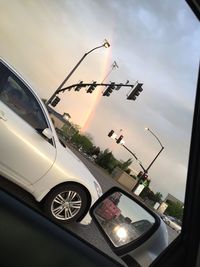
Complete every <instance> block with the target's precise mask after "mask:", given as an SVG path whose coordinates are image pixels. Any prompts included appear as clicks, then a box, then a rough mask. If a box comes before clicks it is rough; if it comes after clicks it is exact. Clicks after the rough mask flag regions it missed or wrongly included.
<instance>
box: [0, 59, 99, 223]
mask: <svg viewBox="0 0 200 267" xmlns="http://www.w3.org/2000/svg"><path fill="white" fill-rule="evenodd" d="M0 151H1V153H0V174H1V175H2V176H4V177H6V178H7V179H9V180H11V181H12V182H14V183H16V184H17V185H19V186H21V187H22V188H24V189H25V190H26V191H28V192H29V193H31V194H32V195H33V196H34V198H35V199H36V200H37V201H38V202H42V204H43V207H44V210H45V212H46V214H47V215H48V216H49V217H50V218H51V219H53V220H55V221H59V222H74V221H81V222H82V223H84V224H89V223H90V221H91V217H90V215H89V214H88V211H89V208H90V206H91V205H92V204H93V203H94V202H95V201H96V200H97V199H98V198H99V197H100V196H101V194H102V190H101V187H100V185H99V183H98V182H97V181H96V179H95V178H94V177H93V175H92V174H91V173H90V172H89V170H88V169H87V168H86V166H85V165H84V164H83V163H82V162H81V161H80V160H79V159H78V158H77V157H76V156H75V155H74V154H73V153H72V152H71V150H69V149H68V148H67V147H66V148H65V147H63V145H61V143H60V141H59V139H58V137H57V134H56V131H55V129H54V126H53V123H52V121H51V119H50V117H49V114H48V111H47V109H46V107H45V105H44V104H43V102H42V101H41V99H40V98H39V96H38V95H37V94H36V93H35V92H34V91H33V90H32V89H31V87H30V86H29V85H28V84H27V83H26V82H25V81H24V80H23V79H22V78H21V77H20V76H19V75H18V74H17V73H16V72H15V71H14V70H13V69H12V68H11V67H10V66H9V65H8V64H7V63H5V62H4V61H3V60H0Z"/></svg>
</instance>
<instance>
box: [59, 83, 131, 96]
mask: <svg viewBox="0 0 200 267" xmlns="http://www.w3.org/2000/svg"><path fill="white" fill-rule="evenodd" d="M78 85H79V83H76V84H72V85H69V86H67V87H64V88H61V89H59V90H57V94H59V93H60V92H64V91H66V90H70V89H72V88H73V87H76V86H78ZM90 85H92V83H83V84H82V87H86V86H90ZM109 85H110V83H96V86H109ZM115 86H121V87H131V88H133V87H134V85H133V84H127V83H126V84H121V83H119V84H115Z"/></svg>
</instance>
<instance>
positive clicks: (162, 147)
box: [145, 128, 164, 172]
mask: <svg viewBox="0 0 200 267" xmlns="http://www.w3.org/2000/svg"><path fill="white" fill-rule="evenodd" d="M145 130H146V131H149V132H150V133H151V134H152V135H153V136H154V137H155V138H156V139H157V141H158V143H159V144H160V146H161V149H160V150H159V152H158V153H157V155H156V156H155V158H154V159H153V160H152V162H151V163H150V164H149V166H148V168H147V169H146V172H148V170H149V169H150V168H151V166H152V165H153V163H154V162H155V160H156V159H157V157H158V156H159V155H160V153H161V152H162V151H163V149H164V146H163V145H162V143H161V142H160V140H159V139H158V137H157V136H156V135H155V134H154V133H153V132H152V131H151V130H150V129H149V128H145Z"/></svg>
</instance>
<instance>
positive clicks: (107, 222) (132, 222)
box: [91, 191, 158, 247]
mask: <svg viewBox="0 0 200 267" xmlns="http://www.w3.org/2000/svg"><path fill="white" fill-rule="evenodd" d="M91 215H92V217H93V219H94V220H95V221H96V223H97V225H98V227H99V228H100V230H101V231H102V232H103V233H104V235H105V236H106V237H107V239H109V240H110V242H111V244H112V245H113V246H114V247H121V246H124V245H127V244H129V243H134V241H135V242H137V241H139V240H140V239H141V238H142V237H144V236H145V235H146V234H147V233H149V232H150V231H151V230H152V229H153V228H155V226H156V225H157V224H158V222H157V221H156V218H155V217H154V216H153V215H152V214H151V213H150V212H149V211H147V210H146V209H145V208H143V207H142V206H141V205H140V204H138V203H137V202H136V201H134V200H133V199H132V198H130V197H128V196H127V195H126V194H123V193H122V192H120V191H116V192H114V193H111V194H110V195H107V196H106V197H105V198H104V199H102V200H99V201H98V203H97V205H95V206H94V207H93V209H92V211H91Z"/></svg>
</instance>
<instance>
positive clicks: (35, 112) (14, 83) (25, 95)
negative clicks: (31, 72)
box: [0, 74, 47, 130]
mask: <svg viewBox="0 0 200 267" xmlns="http://www.w3.org/2000/svg"><path fill="white" fill-rule="evenodd" d="M0 100H1V101H2V102H4V103H5V104H6V105H7V106H8V107H9V108H10V109H12V110H13V111H14V112H15V113H16V114H17V115H18V116H20V117H21V118H22V119H24V120H25V121H26V122H27V123H28V124H29V125H31V126H32V127H33V128H34V129H40V130H42V129H45V128H47V123H46V120H45V117H44V114H43V112H42V110H41V108H40V106H39V104H38V102H37V100H36V99H35V97H34V96H33V94H32V93H31V92H30V90H29V89H28V88H27V87H26V86H25V85H24V84H23V83H22V82H21V81H20V80H19V79H18V78H17V77H16V76H14V75H12V74H11V75H8V76H7V77H6V78H5V79H4V82H3V83H2V84H1V89H0Z"/></svg>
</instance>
